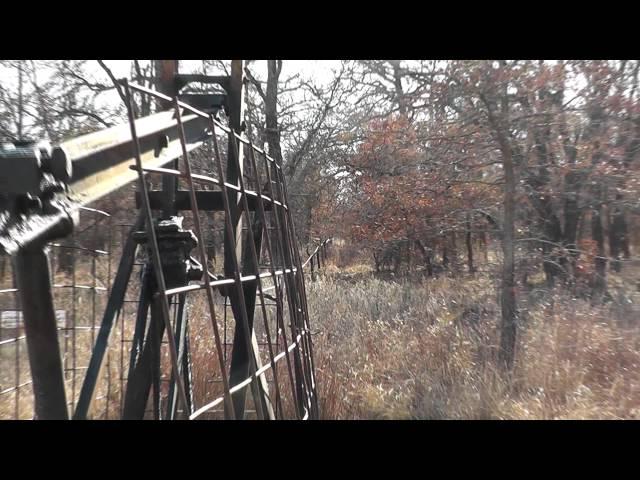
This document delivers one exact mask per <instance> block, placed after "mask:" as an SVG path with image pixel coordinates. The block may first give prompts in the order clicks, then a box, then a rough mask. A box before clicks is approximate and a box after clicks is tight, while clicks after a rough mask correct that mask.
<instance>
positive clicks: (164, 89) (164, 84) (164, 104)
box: [156, 60, 178, 218]
mask: <svg viewBox="0 0 640 480" xmlns="http://www.w3.org/2000/svg"><path fill="white" fill-rule="evenodd" d="M156 71H157V74H158V78H157V79H156V83H157V87H156V88H157V90H158V91H159V92H160V93H163V94H165V95H167V96H169V97H172V98H173V97H175V96H176V95H177V94H178V89H177V88H176V75H177V74H178V60H156ZM172 106H173V105H172V102H171V101H169V100H158V108H159V109H161V110H167V109H169V108H172ZM171 168H174V169H177V168H178V160H174V161H173V162H172V165H171ZM177 189H178V181H177V178H176V177H175V176H173V175H163V176H162V191H163V192H164V195H163V198H164V207H163V209H162V216H163V218H169V217H171V216H173V215H176V213H177V211H176V209H175V197H176V190H177Z"/></svg>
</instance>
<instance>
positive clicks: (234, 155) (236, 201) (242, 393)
mask: <svg viewBox="0 0 640 480" xmlns="http://www.w3.org/2000/svg"><path fill="white" fill-rule="evenodd" d="M243 83H244V61H242V60H232V61H231V78H230V81H229V87H228V91H227V99H228V100H227V102H228V109H229V127H230V128H231V130H232V131H233V132H236V133H239V132H240V131H241V129H242V128H241V127H242V121H243V118H244V90H245V89H244V85H243ZM227 152H228V159H229V160H228V162H227V172H226V179H227V183H230V184H232V185H237V186H240V178H241V176H242V175H243V174H244V145H243V144H242V143H241V142H239V141H238V140H237V139H236V138H235V136H234V135H233V134H232V135H229V146H228V150H227ZM227 194H228V199H229V202H228V203H229V210H230V220H231V225H232V228H233V236H234V237H235V238H229V236H228V235H225V246H224V272H225V276H226V277H227V278H231V277H233V268H234V265H233V263H234V262H233V257H232V255H234V254H235V258H237V259H241V260H240V261H239V262H238V268H240V269H241V272H242V274H243V275H251V274H258V273H259V272H258V269H259V265H258V264H254V263H255V262H254V261H253V256H252V255H251V248H250V245H246V246H245V245H243V242H242V211H241V208H240V201H241V194H240V193H238V192H235V191H233V190H227ZM247 215H248V214H247ZM247 221H250V219H249V218H247ZM255 223H256V225H254V230H255V231H254V235H256V236H258V237H259V238H255V239H254V238H249V239H248V240H247V241H248V242H254V243H256V252H260V251H261V250H262V248H261V238H262V229H263V228H264V226H263V225H262V224H261V222H259V219H258V217H256V218H255ZM234 247H235V251H234ZM258 260H259V259H258ZM256 287H257V282H246V284H245V285H243V286H242V292H241V294H242V296H243V298H239V295H240V292H238V291H237V290H238V289H236V288H232V289H230V292H229V299H230V301H231V309H232V311H233V315H234V318H235V321H236V327H235V328H236V330H235V335H234V339H233V350H232V354H231V367H230V385H231V386H234V385H236V384H237V383H239V382H241V381H243V380H244V379H245V378H246V377H247V375H248V374H249V370H250V369H249V362H252V363H255V365H256V369H259V368H260V367H261V361H260V354H259V350H258V348H257V347H258V344H257V341H253V338H254V331H253V318H254V313H255V304H256ZM240 302H244V304H245V305H246V310H247V323H248V327H249V331H248V332H245V331H244V327H243V326H242V325H243V322H242V317H241V315H242V313H241V310H240V308H241V307H240ZM244 336H249V337H250V338H251V339H252V342H251V349H252V350H253V351H252V352H248V351H247V347H246V339H244ZM259 382H260V388H261V389H262V390H266V388H267V384H266V380H265V379H264V377H261V378H260V379H259ZM251 388H252V389H253V396H254V399H255V400H256V403H260V404H261V405H259V406H258V405H256V410H262V411H263V412H264V413H265V414H266V415H267V417H268V418H272V417H273V413H272V409H271V408H270V402H269V401H268V398H267V397H266V396H265V395H264V394H266V393H267V392H266V391H265V392H258V391H256V388H255V384H254V383H253V382H252V385H251ZM245 401H246V388H243V389H241V390H239V391H237V392H235V393H234V394H233V403H234V410H235V413H236V417H237V418H238V419H242V418H243V417H244V409H245Z"/></svg>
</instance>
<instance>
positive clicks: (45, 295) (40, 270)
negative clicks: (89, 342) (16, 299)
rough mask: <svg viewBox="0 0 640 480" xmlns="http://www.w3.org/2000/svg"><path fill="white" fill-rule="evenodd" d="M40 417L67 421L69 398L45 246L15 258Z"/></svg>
mask: <svg viewBox="0 0 640 480" xmlns="http://www.w3.org/2000/svg"><path fill="white" fill-rule="evenodd" d="M14 262H15V264H14V265H15V270H16V274H17V280H18V287H19V289H20V300H21V303H22V311H23V314H24V326H25V332H26V336H27V348H28V351H29V364H30V366H31V377H32V379H33V393H34V397H35V407H34V409H35V414H36V418H37V419H38V420H68V418H69V413H68V411H67V401H66V395H65V387H64V376H63V372H62V360H61V359H60V345H59V343H58V329H57V325H56V316H55V311H54V306H53V295H52V293H51V272H50V266H49V258H48V256H47V252H46V251H45V247H44V246H43V245H36V246H33V247H30V248H27V249H23V250H21V251H20V252H18V253H17V254H16V256H15V258H14Z"/></svg>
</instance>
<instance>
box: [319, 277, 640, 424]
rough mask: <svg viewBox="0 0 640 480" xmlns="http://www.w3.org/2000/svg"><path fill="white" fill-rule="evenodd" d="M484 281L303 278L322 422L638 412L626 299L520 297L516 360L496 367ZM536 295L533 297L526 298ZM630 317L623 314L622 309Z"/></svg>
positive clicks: (634, 338)
mask: <svg viewBox="0 0 640 480" xmlns="http://www.w3.org/2000/svg"><path fill="white" fill-rule="evenodd" d="M495 291H496V290H495V285H493V282H490V281H489V280H488V279H487V278H476V279H472V278H464V279H462V278H459V279H456V280H455V281H454V280H452V279H450V278H439V279H435V280H422V281H408V280H402V281H384V280H380V279H376V278H374V277H373V276H371V275H369V276H368V278H365V279H360V280H356V281H353V280H344V279H342V280H341V279H339V278H336V277H335V276H325V277H323V278H322V279H320V280H319V281H318V282H315V283H313V284H311V285H310V286H309V291H308V294H309V305H310V312H311V315H312V318H313V319H314V320H315V321H314V325H315V326H316V327H317V328H319V329H321V330H322V333H321V334H320V335H318V336H317V337H316V340H315V345H316V347H315V352H316V365H318V377H319V384H320V386H321V389H322V391H321V397H320V398H321V399H322V402H323V417H324V418H339V419H359V418H369V419H564V418H570V419H587V418H588V419H592V418H608V419H616V418H637V417H638V416H640V370H639V368H638V367H639V366H640V348H639V347H640V329H639V328H638V326H635V325H629V322H628V321H626V320H628V319H629V318H634V317H633V314H634V313H635V316H636V317H638V312H637V310H634V308H633V304H630V303H629V300H630V298H628V297H625V299H624V302H626V306H625V305H621V304H620V303H619V302H613V303H611V304H608V305H607V306H599V307H594V306H592V305H590V303H589V302H587V301H584V300H575V299H571V298H570V297H569V296H568V295H567V294H566V293H563V292H561V291H557V292H554V293H553V294H551V295H547V296H546V299H547V300H546V301H542V300H540V298H538V299H537V300H536V301H534V300H533V299H532V300H530V303H531V304H530V305H527V298H526V297H527V296H526V295H521V299H520V303H521V307H522V309H523V310H524V311H525V312H526V311H527V310H528V313H527V314H525V315H524V316H523V317H524V318H523V320H522V329H521V332H522V333H521V335H520V338H519V350H518V352H517V361H516V367H515V369H514V372H513V375H512V377H511V378H510V379H505V378H503V375H501V374H499V372H498V370H497V368H496V362H495V353H496V347H495V345H496V344H497V340H498V336H497V331H496V325H497V323H498V317H499V311H498V308H497V302H496V300H497V299H496V298H495V294H494V293H493V292H495ZM532 297H533V296H532ZM630 315H631V316H630Z"/></svg>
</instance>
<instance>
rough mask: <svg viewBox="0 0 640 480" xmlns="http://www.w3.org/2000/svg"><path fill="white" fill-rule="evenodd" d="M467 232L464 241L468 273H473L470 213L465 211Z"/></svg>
mask: <svg viewBox="0 0 640 480" xmlns="http://www.w3.org/2000/svg"><path fill="white" fill-rule="evenodd" d="M466 225H467V232H466V238H465V240H466V243H467V266H468V268H469V273H474V272H475V271H476V269H475V267H474V266H473V241H472V239H471V215H470V214H469V213H467V221H466Z"/></svg>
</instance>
